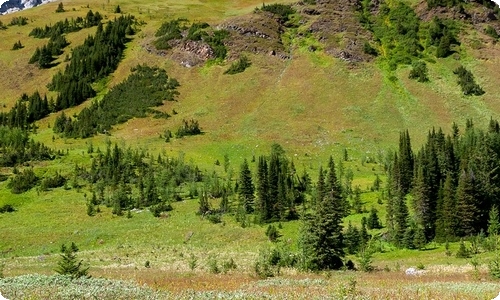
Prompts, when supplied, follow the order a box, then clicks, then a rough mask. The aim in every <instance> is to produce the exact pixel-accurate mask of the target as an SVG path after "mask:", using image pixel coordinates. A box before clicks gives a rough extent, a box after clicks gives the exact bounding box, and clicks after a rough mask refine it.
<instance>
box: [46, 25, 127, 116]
mask: <svg viewBox="0 0 500 300" xmlns="http://www.w3.org/2000/svg"><path fill="white" fill-rule="evenodd" d="M134 22H135V19H134V17H133V16H120V17H119V18H117V19H115V20H114V21H109V22H108V23H107V24H106V26H105V27H104V25H103V24H102V23H99V25H98V26H97V31H96V34H95V36H89V37H87V38H86V39H85V41H84V42H83V45H80V46H78V47H75V48H74V49H73V52H72V56H71V61H70V63H69V64H68V65H67V66H66V68H65V70H64V72H61V71H59V72H58V73H57V74H56V75H54V77H53V78H52V81H51V82H50V83H49V85H48V88H49V90H51V91H58V92H59V93H58V95H57V98H56V101H55V109H56V110H62V109H65V108H68V107H72V106H75V105H78V104H80V103H82V102H83V101H85V100H86V99H88V98H91V97H93V96H95V91H94V89H93V88H92V86H91V84H92V83H93V82H95V81H97V80H99V79H101V78H103V77H105V76H107V75H109V74H110V73H111V72H113V71H114V70H115V69H116V67H117V66H118V63H119V61H120V60H121V58H122V53H123V50H124V49H125V43H126V42H127V41H128V39H127V35H132V34H134V30H133V29H132V25H133V24H134Z"/></svg>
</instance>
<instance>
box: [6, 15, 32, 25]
mask: <svg viewBox="0 0 500 300" xmlns="http://www.w3.org/2000/svg"><path fill="white" fill-rule="evenodd" d="M26 24H28V18H26V17H13V18H12V20H10V23H9V25H10V26H14V25H17V26H24V25H26Z"/></svg>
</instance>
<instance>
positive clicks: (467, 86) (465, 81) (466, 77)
mask: <svg viewBox="0 0 500 300" xmlns="http://www.w3.org/2000/svg"><path fill="white" fill-rule="evenodd" d="M453 73H454V74H455V75H457V76H458V84H459V85H460V87H461V88H462V92H463V93H464V95H467V96H468V95H474V96H481V95H483V94H484V91H483V89H482V88H481V87H480V86H479V85H478V84H477V83H476V81H475V80H474V75H472V72H471V71H469V70H467V69H466V68H464V67H463V66H460V67H458V68H457V69H456V70H455V71H453Z"/></svg>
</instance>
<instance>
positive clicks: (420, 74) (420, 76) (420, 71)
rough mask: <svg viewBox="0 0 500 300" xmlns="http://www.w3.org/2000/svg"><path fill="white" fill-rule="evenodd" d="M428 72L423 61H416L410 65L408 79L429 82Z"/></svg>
mask: <svg viewBox="0 0 500 300" xmlns="http://www.w3.org/2000/svg"><path fill="white" fill-rule="evenodd" d="M428 73H429V71H428V70H427V64H426V63H425V62H423V61H416V62H414V63H413V64H412V69H411V71H410V74H409V75H408V78H410V79H415V80H417V81H418V82H427V81H429V74H428Z"/></svg>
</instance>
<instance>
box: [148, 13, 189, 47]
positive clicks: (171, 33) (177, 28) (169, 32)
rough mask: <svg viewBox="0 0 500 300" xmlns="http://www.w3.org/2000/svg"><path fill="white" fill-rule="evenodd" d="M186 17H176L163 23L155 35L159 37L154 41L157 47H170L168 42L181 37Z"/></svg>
mask: <svg viewBox="0 0 500 300" xmlns="http://www.w3.org/2000/svg"><path fill="white" fill-rule="evenodd" d="M186 21H187V20H185V19H176V20H172V21H169V22H165V23H163V24H161V26H160V28H159V29H158V30H157V31H156V33H155V36H156V37H157V38H158V39H156V40H155V41H154V45H155V47H156V48H157V49H170V48H171V46H170V44H169V43H168V42H169V41H171V40H176V39H181V38H182V34H181V31H182V30H183V29H184V26H183V23H184V22H186Z"/></svg>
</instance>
